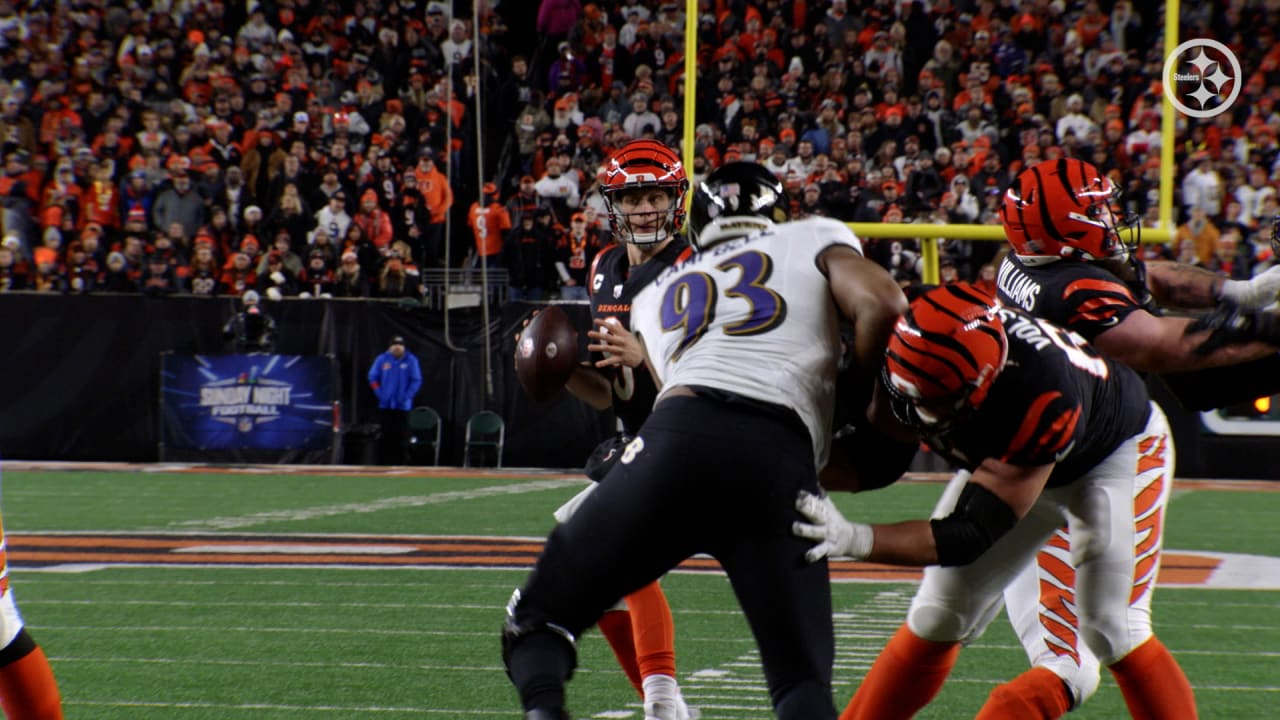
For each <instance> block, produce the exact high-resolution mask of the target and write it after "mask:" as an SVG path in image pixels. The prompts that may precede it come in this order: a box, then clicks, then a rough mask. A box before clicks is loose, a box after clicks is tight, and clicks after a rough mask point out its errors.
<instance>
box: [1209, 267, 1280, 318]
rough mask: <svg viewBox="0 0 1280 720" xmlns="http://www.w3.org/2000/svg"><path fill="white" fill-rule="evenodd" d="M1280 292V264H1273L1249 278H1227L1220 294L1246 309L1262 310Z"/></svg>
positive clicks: (1274, 299) (1224, 298)
mask: <svg viewBox="0 0 1280 720" xmlns="http://www.w3.org/2000/svg"><path fill="white" fill-rule="evenodd" d="M1277 294H1280V265H1273V266H1271V267H1270V268H1267V269H1266V270H1265V271H1263V272H1261V273H1258V274H1257V275H1255V276H1253V278H1251V279H1249V280H1227V281H1225V282H1223V283H1222V292H1221V293H1220V296H1221V297H1222V299H1223V300H1230V301H1231V302H1233V303H1235V304H1236V305H1239V306H1240V307H1241V308H1243V309H1245V310H1261V309H1262V308H1264V307H1266V306H1268V305H1270V304H1271V303H1273V302H1275V301H1276V296H1277Z"/></svg>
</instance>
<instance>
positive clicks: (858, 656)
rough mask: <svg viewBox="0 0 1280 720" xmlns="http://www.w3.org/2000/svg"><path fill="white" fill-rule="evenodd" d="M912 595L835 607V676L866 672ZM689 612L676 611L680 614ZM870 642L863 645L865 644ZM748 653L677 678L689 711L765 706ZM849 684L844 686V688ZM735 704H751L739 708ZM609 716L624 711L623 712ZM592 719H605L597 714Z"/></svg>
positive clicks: (885, 594) (756, 665)
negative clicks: (693, 709)
mask: <svg viewBox="0 0 1280 720" xmlns="http://www.w3.org/2000/svg"><path fill="white" fill-rule="evenodd" d="M910 601H911V596H910V595H909V594H908V593H907V592H906V591H905V590H902V589H899V590H884V591H881V592H878V593H876V594H875V595H874V596H873V597H872V598H871V599H869V600H867V601H865V602H862V603H859V604H858V605H857V606H856V607H850V608H836V611H835V613H834V614H833V624H834V627H835V637H836V658H835V666H834V669H835V674H836V682H837V685H839V684H840V683H841V681H840V678H841V676H844V677H846V678H850V677H851V676H852V675H851V672H850V671H860V672H859V673H858V676H861V675H862V674H865V672H866V670H867V669H869V668H870V667H871V663H872V662H874V661H875V659H876V655H878V654H879V652H880V645H881V644H882V643H883V639H884V638H885V637H886V636H887V634H888V633H891V632H892V628H896V627H897V626H898V625H900V624H901V623H902V618H903V617H905V616H906V612H907V605H908V604H909V603H910ZM686 612H688V611H678V612H677V614H685V613H686ZM867 639H874V640H875V642H874V643H871V645H868V644H867V642H866V640H867ZM749 648H750V649H748V650H746V651H745V652H743V653H742V654H740V655H738V656H737V657H734V658H732V659H730V660H728V661H726V662H724V663H721V664H720V665H718V666H716V667H709V668H700V669H697V670H693V671H691V672H688V673H686V674H684V675H683V677H681V678H680V691H681V693H682V694H683V695H684V699H685V700H686V701H687V702H688V703H689V706H690V707H693V708H698V709H701V710H703V713H704V715H705V714H707V712H708V711H715V710H721V711H741V712H759V711H762V710H765V709H767V708H768V707H769V695H768V692H769V691H768V687H767V686H766V684H765V682H764V674H763V671H762V670H761V667H760V652H759V651H758V650H757V649H756V646H755V643H754V642H753V643H751V644H750V646H749ZM847 682H848V681H846V682H845V684H847ZM739 703H751V704H750V705H743V704H739ZM610 712H619V713H620V712H625V710H623V709H619V710H616V711H610ZM596 717H609V715H605V714H601V715H597V716H596Z"/></svg>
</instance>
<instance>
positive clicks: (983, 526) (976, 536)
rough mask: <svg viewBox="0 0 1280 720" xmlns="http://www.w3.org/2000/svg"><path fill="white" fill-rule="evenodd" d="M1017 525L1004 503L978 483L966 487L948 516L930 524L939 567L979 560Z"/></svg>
mask: <svg viewBox="0 0 1280 720" xmlns="http://www.w3.org/2000/svg"><path fill="white" fill-rule="evenodd" d="M1017 522H1018V516H1017V515H1015V514H1014V513H1013V508H1011V507H1009V506H1008V504H1006V503H1005V501H1003V500H1001V499H1000V498H999V497H996V494H995V493H993V492H991V491H990V490H988V489H986V488H985V487H983V486H982V485H978V484H977V483H972V482H970V483H967V484H966V485H965V486H964V490H961V491H960V499H959V500H958V501H957V502H956V507H955V509H954V510H952V511H951V514H950V515H948V516H946V517H944V518H940V519H936V520H930V521H929V525H930V527H931V528H932V529H933V542H934V545H936V546H937V551H938V564H939V565H942V566H954V565H968V564H969V563H971V562H973V561H974V560H977V559H978V558H979V557H981V556H982V554H983V553H985V552H986V551H987V550H988V549H990V547H991V546H992V545H994V544H995V542H996V541H997V540H999V539H1000V538H1001V537H1003V536H1004V534H1005V533H1007V532H1009V530H1010V529H1012V528H1013V526H1014V524H1016V523H1017Z"/></svg>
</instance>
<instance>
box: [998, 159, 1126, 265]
mask: <svg viewBox="0 0 1280 720" xmlns="http://www.w3.org/2000/svg"><path fill="white" fill-rule="evenodd" d="M1118 196H1119V191H1118V189H1117V187H1116V185H1115V183H1113V182H1112V181H1111V179H1110V178H1108V177H1107V176H1105V175H1103V174H1102V173H1101V172H1099V170H1098V168H1097V167H1095V166H1093V165H1091V164H1090V163H1087V162H1083V161H1081V160H1077V159H1075V158H1060V159H1057V160H1046V161H1044V162H1040V163H1036V164H1035V165H1032V166H1031V167H1029V168H1027V169H1026V170H1024V171H1022V172H1021V173H1020V174H1019V175H1018V176H1017V177H1016V178H1014V181H1013V183H1012V184H1011V185H1010V186H1009V189H1008V190H1006V191H1005V195H1004V201H1003V203H1002V205H1001V207H1000V221H1001V224H1002V225H1004V231H1005V236H1006V237H1007V238H1008V239H1009V244H1010V245H1012V246H1013V251H1014V252H1015V253H1016V254H1018V255H1020V256H1022V257H1037V256H1038V257H1070V258H1077V259H1080V260H1100V259H1103V258H1108V257H1113V256H1116V255H1120V254H1123V253H1124V252H1125V251H1126V248H1125V246H1124V244H1123V243H1122V242H1121V240H1120V234H1119V230H1118V224H1117V223H1118V217H1119V213H1118V210H1119V208H1118V206H1115V205H1114V203H1115V202H1116V201H1117V200H1118Z"/></svg>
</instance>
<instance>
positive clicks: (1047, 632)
mask: <svg viewBox="0 0 1280 720" xmlns="http://www.w3.org/2000/svg"><path fill="white" fill-rule="evenodd" d="M1118 202H1119V197H1118V193H1117V192H1116V190H1115V187H1114V185H1113V184H1112V183H1111V181H1110V179H1108V178H1106V177H1105V176H1103V175H1102V174H1101V173H1100V172H1098V170H1097V168H1095V167H1094V166H1093V165H1090V164H1088V163H1085V162H1081V161H1079V160H1074V159H1061V160H1050V161H1046V162H1042V163H1038V164H1036V165H1034V166H1032V167H1030V168H1028V169H1027V170H1025V171H1023V172H1022V173H1021V174H1019V175H1018V177H1017V178H1015V180H1014V182H1013V183H1012V185H1011V187H1010V188H1009V189H1008V191H1007V192H1006V193H1005V195H1004V198H1003V206H1002V209H1001V219H1002V222H1003V225H1004V230H1005V234H1006V236H1007V238H1008V240H1009V243H1010V245H1011V246H1012V249H1013V252H1012V253H1011V254H1010V255H1008V256H1007V257H1006V258H1005V259H1004V261H1003V262H1002V263H1001V266H1000V268H999V271H998V273H997V289H998V294H999V299H1000V301H1001V302H1002V303H1004V304H1005V305H1007V306H1010V307H1017V308H1021V309H1022V310H1025V311H1027V312H1029V313H1031V314H1032V315H1035V316H1037V317H1040V318H1043V319H1046V320H1048V321H1050V322H1052V323H1053V324H1055V325H1058V326H1061V327H1063V328H1066V329H1067V330H1070V331H1072V332H1074V333H1076V334H1078V335H1080V336H1082V337H1083V338H1084V339H1085V340H1087V341H1089V342H1090V343H1091V344H1093V346H1094V347H1096V348H1097V349H1098V350H1100V351H1101V352H1103V353H1104V354H1107V355H1109V356H1110V357H1112V358H1115V359H1118V360H1120V361H1121V362H1123V363H1125V364H1127V365H1129V366H1130V367H1132V368H1134V369H1136V370H1139V371H1142V372H1151V373H1167V374H1166V375H1164V376H1163V377H1164V378H1165V379H1166V380H1167V381H1168V383H1169V385H1170V386H1171V387H1173V388H1175V390H1177V391H1178V395H1179V398H1180V399H1181V400H1182V402H1183V404H1185V405H1187V406H1188V407H1189V408H1192V409H1210V408H1213V407H1222V406H1225V405H1229V404H1232V403H1234V402H1238V401H1239V400H1241V399H1243V398H1246V397H1249V398H1251V397H1256V396H1258V395H1265V394H1270V393H1273V392H1277V391H1280V362H1277V360H1278V358H1277V355H1276V353H1275V349H1274V347H1267V346H1264V345H1261V344H1256V343H1255V344H1252V345H1240V344H1237V345H1234V346H1230V347H1224V348H1222V349H1219V350H1211V351H1210V352H1204V351H1203V350H1204V348H1205V345H1204V343H1205V340H1206V336H1205V334H1204V333H1200V332H1194V331H1193V332H1190V333H1189V332H1188V330H1194V329H1195V328H1196V327H1198V326H1196V325H1193V320H1192V319H1190V318H1187V317H1174V316H1166V315H1164V314H1163V312H1162V311H1161V309H1160V306H1161V305H1162V304H1164V305H1175V306H1182V307H1189V308H1205V307H1212V306H1214V305H1215V304H1221V305H1222V306H1223V307H1224V308H1235V307H1244V308H1249V309H1256V308H1260V307H1262V306H1264V305H1267V304H1269V303H1272V302H1274V301H1275V295H1276V292H1277V291H1280V267H1276V268H1272V269H1270V270H1268V271H1266V272H1265V273H1262V274H1260V275H1259V276H1257V277H1255V278H1253V279H1252V280H1248V281H1236V280H1230V279H1227V278H1225V277H1223V276H1221V275H1217V274H1215V273H1211V272H1209V271H1207V270H1204V269H1202V268H1199V267H1195V266H1190V265H1184V264H1180V263H1173V262H1153V263H1149V264H1144V263H1143V262H1142V260H1141V259H1139V258H1138V255H1137V253H1136V246H1134V245H1126V244H1125V243H1124V242H1123V241H1122V240H1121V237H1120V234H1119V230H1120V227H1121V226H1122V225H1123V224H1125V220H1124V219H1122V217H1121V215H1120V213H1119V211H1118V209H1117V208H1118ZM1241 363H1243V364H1241ZM968 479H969V474H968V473H967V472H965V471H960V472H958V473H957V474H956V475H955V476H954V477H953V478H952V480H951V486H950V487H949V489H948V491H947V492H946V493H944V494H943V500H942V503H943V504H945V503H946V502H947V498H948V496H949V495H951V494H954V493H955V492H959V488H962V487H963V486H964V485H965V483H966V482H967V481H968ZM939 510H940V511H942V510H945V508H944V507H942V506H940V507H939ZM1161 541H1162V538H1157V539H1156V542H1157V547H1158V546H1159V543H1160V542H1161ZM1070 547H1071V544H1070V537H1069V534H1068V533H1067V532H1066V531H1059V532H1058V533H1057V534H1056V535H1055V537H1054V538H1053V540H1051V542H1050V543H1049V544H1048V545H1046V547H1045V548H1044V549H1043V551H1042V554H1041V556H1040V559H1039V562H1038V563H1037V565H1035V566H1028V567H1027V568H1025V569H1024V571H1023V572H1022V573H1021V574H1019V575H1018V576H1017V577H1016V578H1015V579H1014V581H1013V582H1011V583H1010V584H1009V585H1008V586H1007V587H1006V588H1005V592H1004V595H1005V604H1006V612H1007V614H1008V616H1009V618H1010V621H1011V622H1012V623H1013V625H1014V629H1015V631H1016V632H1017V634H1018V637H1019V638H1020V639H1021V641H1022V644H1023V647H1024V649H1025V650H1026V652H1027V657H1028V659H1029V661H1030V663H1031V665H1032V668H1031V669H1030V670H1029V671H1027V672H1025V673H1023V674H1021V675H1019V676H1018V677H1017V678H1015V679H1013V680H1012V681H1010V682H1009V683H1005V684H1002V685H1000V686H999V687H997V688H995V689H994V690H993V692H992V693H991V695H990V697H989V698H988V700H987V703H986V704H985V705H984V707H983V709H982V712H981V713H980V714H979V718H981V719H982V720H996V719H998V718H1019V719H1034V718H1043V719H1044V720H1049V719H1051V718H1057V717H1061V716H1062V715H1063V714H1065V713H1066V712H1067V711H1068V710H1070V709H1072V708H1075V707H1079V705H1080V704H1081V703H1083V702H1084V701H1085V700H1087V699H1088V698H1089V697H1090V696H1091V695H1092V694H1093V693H1094V691H1096V690H1097V687H1098V681H1099V677H1098V674H1099V665H1098V661H1097V659H1096V658H1095V657H1093V655H1092V653H1091V652H1090V651H1089V649H1088V647H1087V645H1086V644H1085V643H1082V642H1080V638H1079V634H1078V628H1077V622H1076V618H1075V615H1074V613H1073V611H1072V610H1071V608H1073V607H1074V605H1075V602H1076V599H1075V582H1074V578H1073V571H1072V566H1071V563H1070V553H1071V550H1070Z"/></svg>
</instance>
